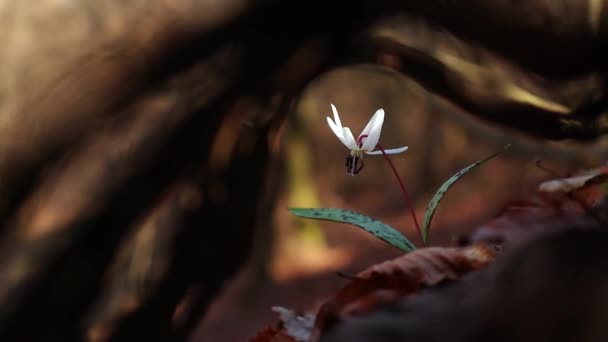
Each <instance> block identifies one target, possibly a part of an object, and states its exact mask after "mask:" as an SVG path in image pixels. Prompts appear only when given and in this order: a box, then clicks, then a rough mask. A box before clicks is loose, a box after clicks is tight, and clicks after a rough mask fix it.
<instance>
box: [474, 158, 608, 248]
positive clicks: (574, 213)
mask: <svg viewBox="0 0 608 342" xmlns="http://www.w3.org/2000/svg"><path fill="white" fill-rule="evenodd" d="M607 181H608V167H606V166H602V167H600V168H597V169H594V170H591V171H586V172H584V173H580V174H576V175H573V176H572V177H567V178H558V179H553V180H549V181H546V182H543V183H541V184H540V185H539V187H538V192H537V193H535V194H532V195H531V196H529V198H528V199H526V200H522V201H513V202H511V203H509V204H507V205H506V206H505V207H504V209H503V210H502V211H501V212H500V213H499V214H498V215H497V216H496V217H495V218H494V219H493V220H491V221H489V222H487V223H486V224H484V225H482V226H481V227H479V228H477V229H476V230H475V232H474V233H473V234H472V235H471V238H470V241H471V242H473V243H475V242H489V243H497V244H509V243H514V242H522V241H525V240H528V239H530V238H533V237H536V236H539V235H541V234H547V233H551V232H556V231H560V230H562V229H565V228H569V227H588V226H590V225H591V226H593V225H597V224H598V217H596V216H595V215H594V213H593V210H592V208H593V207H594V206H595V205H597V203H598V202H599V201H600V200H601V199H603V198H604V197H605V195H604V190H603V189H602V186H603V184H604V183H606V182H607Z"/></svg>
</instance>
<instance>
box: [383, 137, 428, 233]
mask: <svg viewBox="0 0 608 342" xmlns="http://www.w3.org/2000/svg"><path fill="white" fill-rule="evenodd" d="M376 147H377V148H378V149H379V150H380V151H381V152H382V155H383V156H384V158H386V161H387V162H388V164H389V165H390V166H391V169H392V170H393V173H394V174H395V178H397V181H398V182H399V186H401V192H402V193H403V198H404V199H405V205H407V206H408V207H409V208H410V214H411V215H412V220H413V221H414V225H415V226H416V230H417V231H418V234H420V238H422V231H421V230H420V225H419V224H418V219H417V218H416V212H415V211H414V206H413V205H412V200H411V199H410V195H409V193H408V192H407V190H405V185H403V181H402V180H401V177H399V173H398V172H397V169H396V168H395V165H394V164H393V162H392V161H391V158H389V156H388V154H386V152H384V148H382V146H381V145H380V144H376Z"/></svg>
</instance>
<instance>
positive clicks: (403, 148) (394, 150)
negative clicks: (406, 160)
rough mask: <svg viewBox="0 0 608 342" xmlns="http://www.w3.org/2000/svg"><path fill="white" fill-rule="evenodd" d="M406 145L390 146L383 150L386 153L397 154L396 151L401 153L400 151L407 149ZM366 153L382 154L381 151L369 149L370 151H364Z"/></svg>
mask: <svg viewBox="0 0 608 342" xmlns="http://www.w3.org/2000/svg"><path fill="white" fill-rule="evenodd" d="M407 149H408V147H407V146H403V147H399V148H391V149H388V150H384V152H385V153H386V154H397V153H401V152H405V151H407ZM365 153H366V154H382V151H379V150H378V151H370V152H365Z"/></svg>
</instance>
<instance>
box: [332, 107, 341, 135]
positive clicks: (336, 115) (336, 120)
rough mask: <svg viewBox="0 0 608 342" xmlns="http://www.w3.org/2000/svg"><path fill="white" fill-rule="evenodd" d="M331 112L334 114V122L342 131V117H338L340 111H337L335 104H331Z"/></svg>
mask: <svg viewBox="0 0 608 342" xmlns="http://www.w3.org/2000/svg"><path fill="white" fill-rule="evenodd" d="M331 111H332V112H334V122H335V123H336V126H338V127H339V128H340V130H341V129H342V122H341V121H340V115H338V110H337V109H336V106H334V104H333V103H331Z"/></svg>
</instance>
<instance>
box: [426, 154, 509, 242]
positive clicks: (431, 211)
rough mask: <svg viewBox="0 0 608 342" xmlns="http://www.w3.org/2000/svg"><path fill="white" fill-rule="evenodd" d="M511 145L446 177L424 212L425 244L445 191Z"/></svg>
mask: <svg viewBox="0 0 608 342" xmlns="http://www.w3.org/2000/svg"><path fill="white" fill-rule="evenodd" d="M509 146H511V145H506V146H505V147H504V148H503V149H502V150H501V151H498V152H496V153H494V154H492V155H491V156H488V157H486V158H484V159H482V160H478V161H476V162H475V163H473V164H471V165H469V166H467V167H465V168H464V169H462V170H460V171H458V172H456V173H455V174H454V175H453V176H452V177H450V179H448V180H447V181H446V182H445V183H443V184H442V185H441V187H440V188H439V190H437V192H436V193H435V195H434V196H433V198H431V201H430V202H429V206H428V207H427V208H426V212H425V213H424V222H422V242H424V244H425V245H426V244H427V243H428V241H429V231H430V230H431V221H432V220H433V215H435V211H436V210H437V206H438V205H439V202H440V201H441V200H442V199H443V196H444V195H445V193H446V192H447V191H448V190H449V189H450V188H451V187H452V185H454V184H455V183H456V182H457V181H458V180H459V179H460V178H461V177H462V176H464V175H465V174H467V173H468V172H469V171H471V170H473V169H474V168H476V167H478V166H479V165H481V164H483V163H485V162H487V161H488V160H490V159H492V158H494V157H496V156H497V155H499V154H500V153H502V152H504V151H505V150H506V149H508V148H509Z"/></svg>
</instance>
